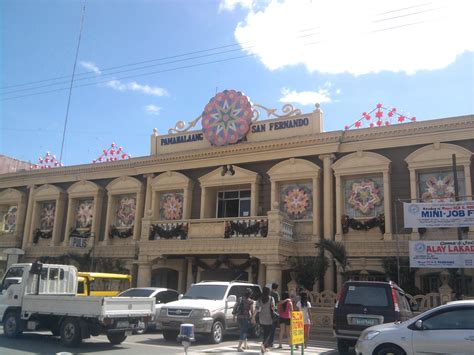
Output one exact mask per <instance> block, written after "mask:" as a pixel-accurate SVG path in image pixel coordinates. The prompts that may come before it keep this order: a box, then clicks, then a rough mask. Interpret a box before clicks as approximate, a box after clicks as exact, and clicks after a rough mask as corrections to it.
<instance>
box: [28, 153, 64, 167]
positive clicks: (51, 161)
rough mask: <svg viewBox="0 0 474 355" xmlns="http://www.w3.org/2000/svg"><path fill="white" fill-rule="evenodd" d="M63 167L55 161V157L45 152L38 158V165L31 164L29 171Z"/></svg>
mask: <svg viewBox="0 0 474 355" xmlns="http://www.w3.org/2000/svg"><path fill="white" fill-rule="evenodd" d="M63 166H64V165H63V164H62V163H61V162H60V161H58V160H57V159H56V155H52V154H51V153H50V152H46V154H45V156H44V157H41V156H40V157H39V158H38V163H36V164H33V165H32V166H31V169H51V168H60V167H63Z"/></svg>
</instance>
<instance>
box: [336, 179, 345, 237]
mask: <svg viewBox="0 0 474 355" xmlns="http://www.w3.org/2000/svg"><path fill="white" fill-rule="evenodd" d="M341 185H342V184H341V175H339V174H336V240H339V241H342V235H343V232H342V225H341V219H342V208H343V201H342V200H343V197H344V196H343V193H342V186H341Z"/></svg>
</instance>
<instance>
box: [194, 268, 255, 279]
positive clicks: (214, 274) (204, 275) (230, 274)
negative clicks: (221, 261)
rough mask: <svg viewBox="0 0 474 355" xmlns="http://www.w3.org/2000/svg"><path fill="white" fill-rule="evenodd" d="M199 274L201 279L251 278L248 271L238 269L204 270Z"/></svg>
mask: <svg viewBox="0 0 474 355" xmlns="http://www.w3.org/2000/svg"><path fill="white" fill-rule="evenodd" d="M199 276H200V278H199V279H200V280H201V281H204V280H207V281H236V280H239V281H248V279H249V274H248V272H246V271H243V270H236V269H215V270H203V271H201V272H200V275H199Z"/></svg>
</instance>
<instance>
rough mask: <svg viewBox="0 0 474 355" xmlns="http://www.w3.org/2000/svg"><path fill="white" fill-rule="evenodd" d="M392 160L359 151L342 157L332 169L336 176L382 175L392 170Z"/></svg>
mask: <svg viewBox="0 0 474 355" xmlns="http://www.w3.org/2000/svg"><path fill="white" fill-rule="evenodd" d="M390 163H391V160H390V159H388V158H386V157H384V156H383V155H380V154H377V153H372V152H364V151H358V152H355V153H352V154H349V155H346V156H345V157H342V158H341V159H339V160H338V161H336V162H335V163H334V164H332V169H333V170H334V174H335V175H357V174H365V173H380V172H388V171H389V170H390Z"/></svg>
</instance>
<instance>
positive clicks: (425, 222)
mask: <svg viewBox="0 0 474 355" xmlns="http://www.w3.org/2000/svg"><path fill="white" fill-rule="evenodd" d="M403 212H404V213H403V215H404V224H405V228H456V227H472V226H474V202H473V201H462V202H443V203H407V202H404V203H403Z"/></svg>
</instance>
